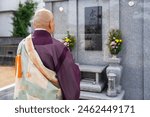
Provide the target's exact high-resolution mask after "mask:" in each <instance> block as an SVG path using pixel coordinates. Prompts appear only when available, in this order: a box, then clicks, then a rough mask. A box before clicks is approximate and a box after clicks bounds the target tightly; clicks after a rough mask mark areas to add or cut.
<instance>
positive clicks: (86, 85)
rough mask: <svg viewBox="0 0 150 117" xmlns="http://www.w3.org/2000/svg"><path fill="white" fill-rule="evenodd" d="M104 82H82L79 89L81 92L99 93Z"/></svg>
mask: <svg viewBox="0 0 150 117" xmlns="http://www.w3.org/2000/svg"><path fill="white" fill-rule="evenodd" d="M104 85H105V82H99V83H96V82H95V81H94V80H93V81H91V80H82V81H81V83H80V89H81V90H82V91H90V92H101V91H102V90H103V88H104Z"/></svg>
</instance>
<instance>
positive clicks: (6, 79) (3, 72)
mask: <svg viewBox="0 0 150 117" xmlns="http://www.w3.org/2000/svg"><path fill="white" fill-rule="evenodd" d="M14 82H15V67H14V66H0V88H2V87H5V86H8V85H11V84H13V83H14Z"/></svg>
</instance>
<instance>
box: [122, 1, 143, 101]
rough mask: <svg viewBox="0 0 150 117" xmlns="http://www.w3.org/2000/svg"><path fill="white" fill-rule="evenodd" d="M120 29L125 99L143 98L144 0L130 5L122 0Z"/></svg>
mask: <svg viewBox="0 0 150 117" xmlns="http://www.w3.org/2000/svg"><path fill="white" fill-rule="evenodd" d="M120 29H121V31H122V34H123V39H124V47H123V51H122V65H123V68H124V70H123V77H122V85H123V88H124V89H125V91H126V94H125V99H143V96H144V92H143V90H144V89H143V85H144V84H143V72H144V71H143V1H142V0H139V1H138V2H136V4H135V6H133V7H130V6H129V5H128V1H127V0H120Z"/></svg>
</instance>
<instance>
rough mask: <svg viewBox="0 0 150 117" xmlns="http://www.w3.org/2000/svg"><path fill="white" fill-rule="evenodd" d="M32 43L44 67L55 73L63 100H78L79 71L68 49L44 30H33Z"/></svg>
mask: <svg viewBox="0 0 150 117" xmlns="http://www.w3.org/2000/svg"><path fill="white" fill-rule="evenodd" d="M32 41H33V45H34V47H35V50H36V51H37V53H38V54H39V56H40V58H41V60H42V62H43V64H44V65H45V67H47V68H48V69H50V70H53V71H55V72H56V77H57V78H58V81H59V84H60V87H61V90H62V93H63V99H66V100H69V99H72V100H75V99H79V96H80V70H79V68H78V66H77V65H76V64H75V63H74V60H73V57H72V54H71V52H70V51H69V50H68V48H67V47H66V46H64V44H63V43H61V42H59V41H58V40H56V39H54V38H52V37H51V35H50V33H48V32H47V31H45V30H35V31H34V33H33V34H32Z"/></svg>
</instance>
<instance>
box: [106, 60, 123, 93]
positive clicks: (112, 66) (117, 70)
mask: <svg viewBox="0 0 150 117" xmlns="http://www.w3.org/2000/svg"><path fill="white" fill-rule="evenodd" d="M120 62H121V59H120V58H110V59H108V63H109V66H108V67H107V69H106V73H107V76H108V74H110V73H114V74H115V75H116V79H115V85H116V90H117V93H118V94H119V93H121V91H122V87H121V85H120V80H121V75H122V69H123V68H122V66H121V65H120ZM108 85H109V84H108Z"/></svg>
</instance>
